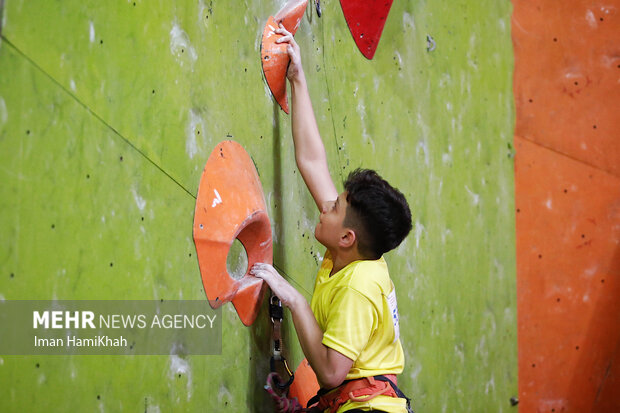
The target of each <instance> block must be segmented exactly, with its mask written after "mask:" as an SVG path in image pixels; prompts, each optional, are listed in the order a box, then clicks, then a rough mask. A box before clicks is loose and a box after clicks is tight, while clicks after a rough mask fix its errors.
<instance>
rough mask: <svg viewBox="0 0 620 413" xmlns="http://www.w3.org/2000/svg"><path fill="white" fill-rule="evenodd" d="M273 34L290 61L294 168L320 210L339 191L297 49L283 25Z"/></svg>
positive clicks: (288, 72)
mask: <svg viewBox="0 0 620 413" xmlns="http://www.w3.org/2000/svg"><path fill="white" fill-rule="evenodd" d="M276 33H278V34H281V35H282V37H281V38H280V39H278V40H277V42H278V43H288V45H287V51H288V54H289V57H290V59H291V61H290V63H289V67H288V71H287V74H286V76H287V78H288V80H289V83H290V85H291V101H292V102H291V123H292V129H293V143H294V145H295V160H296V161H297V168H298V169H299V172H300V173H301V176H302V177H303V179H304V182H305V183H306V186H307V187H308V189H309V190H310V194H311V195H312V198H314V202H316V205H317V207H318V208H319V210H322V208H323V206H324V205H325V204H326V203H327V202H329V201H334V200H335V199H336V198H338V191H337V190H336V186H335V185H334V182H333V181H332V178H331V175H330V174H329V169H328V166H327V156H326V154H325V146H324V145H323V141H322V140H321V135H320V134H319V128H318V126H317V123H316V119H315V117H314V111H313V110H312V102H311V101H310V94H309V92H308V85H307V83H306V77H305V75H304V70H303V67H302V65H301V54H300V52H299V46H298V45H297V42H295V39H294V38H293V36H292V35H291V34H290V33H289V32H288V31H287V30H286V29H284V28H283V27H282V26H280V28H279V29H277V30H276Z"/></svg>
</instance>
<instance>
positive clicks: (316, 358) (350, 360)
mask: <svg viewBox="0 0 620 413" xmlns="http://www.w3.org/2000/svg"><path fill="white" fill-rule="evenodd" d="M276 33H278V34H280V35H282V37H281V38H280V39H278V42H279V43H287V51H288V54H289V57H290V64H289V68H288V71H287V78H288V80H289V83H290V86H291V96H292V99H291V100H292V133H293V142H294V146H295V159H296V161H297V167H298V169H299V171H300V173H301V175H302V177H303V179H304V182H305V183H306V185H307V187H308V189H309V190H310V193H311V195H312V197H313V198H314V201H315V202H316V204H317V206H318V208H319V210H320V216H319V222H318V224H317V225H316V229H315V237H316V239H317V240H318V241H319V242H320V243H321V244H322V245H324V246H325V247H326V249H327V252H326V254H325V258H324V260H323V262H322V264H321V267H320V269H319V272H318V274H317V278H316V282H315V287H314V293H313V296H312V302H311V304H308V302H307V301H306V299H305V298H304V297H303V295H302V294H301V293H299V292H298V291H297V290H296V289H295V288H294V287H293V286H292V285H291V284H289V283H288V282H287V281H286V280H285V279H284V278H283V277H282V276H280V274H278V272H277V271H276V270H275V269H274V268H273V267H272V266H271V265H268V264H255V265H254V266H253V267H252V269H251V271H250V272H251V273H252V274H253V275H255V276H256V277H259V278H262V279H264V280H265V281H266V282H267V283H268V284H269V287H270V288H271V290H272V291H273V293H274V294H275V295H277V296H278V297H279V298H280V300H281V302H282V304H283V305H284V306H286V307H288V308H289V310H290V311H291V314H292V318H293V322H294V325H295V330H296V332H297V336H298V338H299V342H300V344H301V348H302V350H303V352H304V354H305V356H306V358H307V359H308V362H309V363H310V365H311V367H312V369H313V370H314V372H315V374H316V376H317V378H318V381H319V384H320V386H321V391H320V392H319V394H320V396H321V397H320V400H319V402H318V405H317V406H316V407H315V411H328V412H336V411H337V412H345V411H347V412H354V411H369V410H372V411H384V412H407V411H408V406H407V405H408V401H407V400H406V399H405V396H404V395H403V394H402V392H400V390H399V389H398V387H397V386H396V375H397V374H399V373H401V372H402V371H403V366H404V354H403V349H402V346H401V343H400V340H399V327H398V311H397V307H396V294H395V291H394V286H393V284H392V281H391V280H390V276H389V273H388V268H387V264H386V262H385V260H384V258H383V254H384V253H386V252H388V251H390V250H392V249H394V248H396V247H397V246H398V245H399V244H400V243H401V241H402V240H403V239H404V238H405V237H406V236H407V234H408V233H409V231H410V230H411V213H410V210H409V205H408V204H407V201H406V199H405V197H404V196H403V195H402V193H400V192H399V191H398V190H396V189H394V188H393V187H392V186H390V185H389V184H388V183H387V182H386V181H385V180H383V179H382V178H381V177H380V176H379V175H378V174H377V173H376V172H374V171H371V170H360V169H358V170H356V171H354V172H352V173H351V174H350V175H349V177H348V178H347V180H346V182H345V183H344V188H345V190H344V192H342V193H340V194H338V192H337V190H336V187H335V185H334V183H333V181H332V178H331V176H330V173H329V170H328V165H327V158H326V153H325V148H324V146H323V142H322V140H321V136H320V134H319V131H318V126H317V123H316V120H315V117H314V112H313V109H312V104H311V101H310V95H309V92H308V87H307V84H306V78H305V75H304V72H303V68H302V64H301V56H300V51H299V46H298V45H297V43H296V42H295V40H294V39H293V36H292V35H291V34H290V33H289V32H288V31H287V30H286V29H284V28H283V27H282V26H280V28H279V29H277V30H276Z"/></svg>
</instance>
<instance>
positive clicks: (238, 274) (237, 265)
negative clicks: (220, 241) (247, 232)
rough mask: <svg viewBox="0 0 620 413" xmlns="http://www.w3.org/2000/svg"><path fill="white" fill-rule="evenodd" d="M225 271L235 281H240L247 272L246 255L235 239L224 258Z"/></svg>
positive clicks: (243, 248)
mask: <svg viewBox="0 0 620 413" xmlns="http://www.w3.org/2000/svg"><path fill="white" fill-rule="evenodd" d="M226 270H227V271H228V274H230V276H231V277H232V278H234V279H235V280H240V279H242V278H243V276H244V275H245V274H246V273H247V272H248V253H247V252H246V251H245V247H244V246H243V244H242V243H241V241H239V240H238V239H235V240H234V241H233V243H232V246H231V247H230V250H229V251H228V256H227V257H226Z"/></svg>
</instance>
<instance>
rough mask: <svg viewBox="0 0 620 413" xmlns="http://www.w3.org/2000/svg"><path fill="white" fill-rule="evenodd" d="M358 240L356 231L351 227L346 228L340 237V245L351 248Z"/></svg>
mask: <svg viewBox="0 0 620 413" xmlns="http://www.w3.org/2000/svg"><path fill="white" fill-rule="evenodd" d="M356 240H357V235H355V231H353V230H352V229H351V228H345V229H344V233H343V234H342V236H341V237H340V241H339V242H338V245H339V246H340V247H342V248H350V247H352V246H353V245H354V244H355V241H356Z"/></svg>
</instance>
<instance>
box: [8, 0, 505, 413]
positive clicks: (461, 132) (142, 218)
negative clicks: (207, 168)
mask: <svg viewBox="0 0 620 413" xmlns="http://www.w3.org/2000/svg"><path fill="white" fill-rule="evenodd" d="M283 3H284V1H267V0H255V1H239V0H234V1H228V2H216V1H202V0H201V1H180V2H165V1H135V2H133V1H118V2H97V1H82V2H60V1H42V0H40V1H36V0H29V1H19V0H5V1H4V10H3V14H4V15H3V17H2V22H3V24H2V43H1V44H0V179H1V181H2V184H1V185H0V231H1V234H2V238H1V240H0V243H1V245H2V249H1V250H0V299H5V300H11V299H165V300H172V299H181V298H183V299H202V298H203V297H204V291H203V290H202V284H201V281H200V275H199V271H198V265H197V261H196V257H195V249H194V245H193V241H192V233H191V231H192V220H193V209H194V203H195V194H196V192H197V187H198V183H199V179H200V174H201V172H202V168H203V166H204V163H205V162H206V160H207V158H208V156H209V154H210V152H211V150H212V148H213V147H214V146H215V145H216V144H217V143H218V142H220V141H222V140H225V139H234V140H236V141H238V142H240V143H241V144H242V145H243V146H244V147H245V148H246V150H247V151H248V152H249V153H250V155H251V156H252V158H253V159H254V162H255V164H256V166H257V168H258V171H259V174H260V176H261V180H262V183H263V187H264V191H265V197H266V200H267V204H268V208H269V214H270V217H271V220H272V227H273V236H274V261H275V263H276V264H277V266H278V268H280V269H281V270H282V271H284V272H285V273H286V275H287V276H288V277H289V279H290V280H291V281H292V282H293V284H294V285H296V286H297V287H298V288H300V289H301V290H302V291H303V292H304V294H305V295H306V296H307V297H308V298H309V297H310V296H311V293H312V286H313V279H314V275H315V272H316V269H317V263H318V262H319V261H320V259H321V257H322V256H323V254H324V251H323V248H322V247H321V246H320V245H318V244H317V243H316V241H314V239H313V236H312V234H313V230H314V225H315V222H316V218H317V212H316V210H315V206H314V203H313V201H312V199H311V197H310V195H309V194H308V192H307V191H306V189H305V187H304V186H303V182H302V180H301V178H300V176H299V174H298V173H297V172H296V169H295V164H294V159H293V147H292V142H291V137H290V119H289V118H288V116H287V115H285V114H284V113H283V112H282V111H280V110H279V108H278V107H277V106H276V105H274V103H273V100H272V99H271V97H270V94H269V91H268V88H267V86H266V84H265V82H264V80H263V75H262V70H261V66H260V57H259V56H260V36H261V34H262V30H263V26H264V23H265V21H266V19H267V17H268V16H269V15H270V14H274V13H275V12H276V11H277V10H278V9H279V7H280V6H281V5H282V4H283ZM321 5H322V9H323V15H322V17H321V18H319V17H318V16H317V14H316V12H315V11H314V9H313V7H309V8H308V10H307V12H306V15H305V16H304V18H303V21H302V24H301V27H300V29H299V31H298V33H297V35H296V39H297V40H298V42H299V43H300V46H301V48H302V57H303V61H304V67H305V71H306V74H307V76H308V81H309V86H310V91H311V95H312V98H313V103H314V109H315V113H316V117H317V120H318V122H319V127H320V130H321V132H322V134H323V138H324V141H325V143H326V149H327V152H328V157H329V162H330V167H331V169H332V172H333V174H334V178H335V179H336V180H338V181H341V180H342V179H343V178H344V177H346V174H347V173H348V172H349V171H350V170H352V169H354V168H356V167H358V166H365V167H371V168H375V169H377V170H378V171H379V172H380V173H381V174H382V175H383V176H384V177H386V178H387V179H388V180H389V181H391V182H393V183H394V184H395V185H396V186H398V187H399V188H400V189H401V190H403V192H404V193H405V194H406V195H407V197H408V199H409V202H410V204H411V207H412V210H413V215H414V229H413V231H412V233H411V235H410V236H409V238H408V239H407V240H406V241H405V242H404V243H403V245H401V246H400V247H399V248H398V249H396V250H395V251H393V252H391V253H389V254H388V261H389V264H390V269H391V272H392V275H393V278H394V282H395V284H396V286H397V291H398V299H399V308H400V312H401V323H402V324H401V331H402V336H403V345H404V347H405V351H406V355H407V360H406V368H405V372H404V373H403V375H402V377H401V379H400V383H401V384H402V387H403V389H404V390H405V391H406V393H408V394H410V395H411V396H412V397H413V398H414V401H415V407H416V411H427V412H440V411H459V412H479V411H493V412H496V411H508V410H510V409H512V408H511V407H510V403H509V399H510V397H512V396H516V395H517V350H516V348H517V345H516V294H515V260H514V216H513V215H514V213H513V211H514V196H513V159H512V156H513V153H512V148H511V146H510V142H511V141H512V130H513V124H514V121H513V116H514V108H513V98H512V64H513V62H512V49H511V39H510V13H511V5H510V3H509V2H497V1H483V2H478V3H475V4H473V3H470V2H465V1H464V0H460V1H453V2H448V1H439V2H424V1H399V2H394V4H393V6H392V10H391V12H390V15H389V17H388V20H387V23H386V26H385V30H384V33H383V37H382V40H381V43H380V44H379V47H378V50H377V53H376V55H375V57H374V59H373V60H372V61H368V60H366V59H365V58H364V57H363V56H362V55H361V54H360V53H359V51H358V50H357V49H356V47H355V44H354V43H353V41H352V39H351V35H350V33H349V31H348V28H347V26H346V24H345V21H344V18H343V16H342V11H341V10H340V6H339V3H338V2H337V1H335V0H324V1H322V2H321ZM427 35H430V36H432V38H433V39H434V40H435V42H436V48H435V49H434V50H432V51H428V50H427ZM340 187H341V186H340ZM223 314H224V317H225V325H224V336H223V351H222V355H217V356H188V357H185V358H181V357H177V356H170V357H165V356H133V357H129V356H127V357H120V356H119V357H113V356H107V357H93V356H82V357H78V356H74V357H59V356H54V357H52V356H45V357H44V356H27V357H16V356H0V410H2V411H15V412H18V411H19V412H21V411H67V410H78V411H80V410H95V409H97V410H102V411H137V410H139V411H144V410H146V411H222V410H230V411H248V410H249V411H270V402H269V400H268V399H267V398H266V396H265V394H264V391H263V390H262V385H263V381H264V379H265V376H266V370H267V364H268V346H269V328H270V326H269V323H268V321H267V315H266V312H265V309H264V308H263V311H262V313H261V315H260V316H259V321H257V323H256V324H255V325H254V326H253V327H251V328H246V327H244V326H242V325H241V323H240V322H239V320H238V318H237V316H236V313H235V312H234V310H232V309H231V306H229V305H227V306H225V307H224V312H223ZM285 323H286V324H287V328H286V333H285V345H286V346H287V351H288V352H289V358H290V360H291V364H294V365H296V364H297V363H298V362H299V361H300V360H301V358H302V354H301V351H300V349H299V347H298V346H297V345H296V344H295V333H294V330H292V329H291V323H290V319H288V318H287V319H286V320H285ZM68 395H70V396H68Z"/></svg>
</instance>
